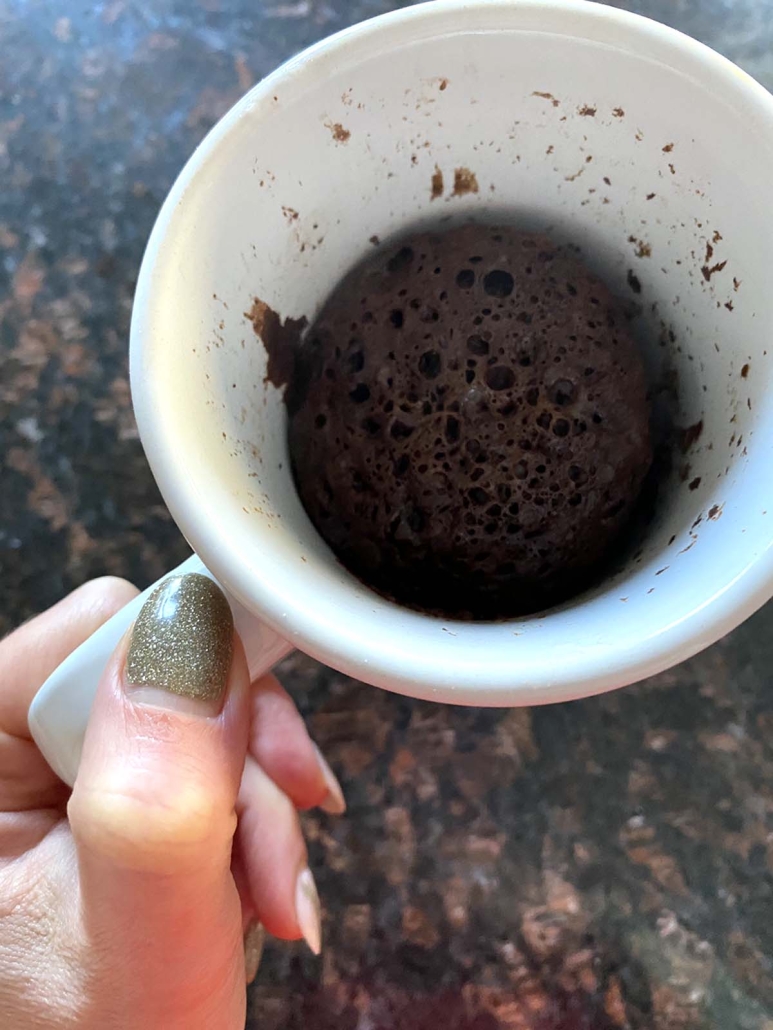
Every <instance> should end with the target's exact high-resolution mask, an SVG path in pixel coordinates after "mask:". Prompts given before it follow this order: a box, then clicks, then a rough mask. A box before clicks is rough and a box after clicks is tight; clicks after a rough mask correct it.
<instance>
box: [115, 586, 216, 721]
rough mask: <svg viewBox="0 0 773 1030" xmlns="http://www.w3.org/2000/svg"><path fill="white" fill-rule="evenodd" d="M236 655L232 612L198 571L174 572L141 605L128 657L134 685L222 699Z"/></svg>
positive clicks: (130, 681) (197, 697)
mask: <svg viewBox="0 0 773 1030" xmlns="http://www.w3.org/2000/svg"><path fill="white" fill-rule="evenodd" d="M232 656H233V616H232V615H231V609H230V607H229V604H228V602H227V601H226V599H225V596H224V594H223V592H222V591H221V590H220V588H219V587H218V586H217V585H216V584H215V583H213V582H212V580H211V579H208V578H207V577H206V576H201V575H199V574H198V573H195V572H194V573H188V574H187V575H185V576H171V577H170V578H169V579H167V580H164V582H163V583H162V584H161V585H160V586H159V587H158V589H156V590H155V591H154V592H153V593H152V594H151V595H150V597H149V598H148V599H147V601H146V602H145V604H144V605H143V606H142V608H141V609H140V614H139V615H138V616H137V621H136V622H135V624H134V629H133V631H132V638H131V643H130V644H129V651H128V654H127V656H126V680H127V684H128V685H129V686H130V687H151V688H153V687H155V688H158V689H160V690H163V691H168V692H170V693H172V694H176V695H179V696H181V697H186V698H192V699H195V700H200V701H209V702H217V701H220V700H222V697H223V694H224V693H225V689H226V686H227V684H228V674H229V672H230V669H231V658H232Z"/></svg>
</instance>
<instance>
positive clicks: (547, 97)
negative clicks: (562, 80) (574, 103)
mask: <svg viewBox="0 0 773 1030" xmlns="http://www.w3.org/2000/svg"><path fill="white" fill-rule="evenodd" d="M532 96H533V97H542V99H543V100H549V101H550V103H551V104H552V105H553V107H558V105H559V104H560V103H561V101H560V100H556V98H555V97H554V96H553V94H552V93H541V92H540V91H539V90H537V89H535V90H534V92H533V93H532Z"/></svg>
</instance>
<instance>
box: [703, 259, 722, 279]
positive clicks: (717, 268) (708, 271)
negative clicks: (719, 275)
mask: <svg viewBox="0 0 773 1030" xmlns="http://www.w3.org/2000/svg"><path fill="white" fill-rule="evenodd" d="M726 264H727V260H725V261H719V262H717V264H716V265H712V266H711V268H709V266H708V265H707V264H706V265H704V266H703V268H701V272H702V273H703V278H704V279H705V280H706V282H707V283H708V282H711V277H712V275H714V273H715V272H721V271H722V269H723V268H724V267H725V265H726Z"/></svg>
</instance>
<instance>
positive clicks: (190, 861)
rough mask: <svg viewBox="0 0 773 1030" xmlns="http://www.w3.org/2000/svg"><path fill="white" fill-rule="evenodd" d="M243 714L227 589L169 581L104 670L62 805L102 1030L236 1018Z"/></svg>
mask: <svg viewBox="0 0 773 1030" xmlns="http://www.w3.org/2000/svg"><path fill="white" fill-rule="evenodd" d="M248 706H249V675H248V672H247V666H246V661H245V658H244V652H243V650H242V647H241V643H240V641H239V640H238V638H236V637H235V636H234V629H233V619H232V616H231V610H230V608H229V606H228V602H227V601H226V599H225V597H224V595H223V594H222V592H221V591H220V589H219V588H218V587H217V586H216V585H215V584H214V583H213V582H212V581H211V580H209V579H207V578H206V577H204V576H200V575H196V574H189V575H186V576H179V577H172V578H170V579H168V580H166V581H165V582H164V583H163V584H161V586H159V588H158V589H157V590H156V591H155V592H154V593H153V594H152V595H151V596H150V598H148V600H147V601H146V603H145V605H144V606H143V608H142V609H141V611H140V614H139V616H138V618H137V621H136V623H135V625H134V627H133V630H132V632H131V637H130V639H126V638H125V639H124V641H123V643H122V645H121V646H119V648H118V649H117V651H116V653H115V655H114V656H113V659H112V661H111V663H110V665H109V667H108V668H107V670H106V671H105V674H104V676H103V678H102V682H101V684H100V687H99V690H98V693H97V698H96V701H95V705H94V710H93V713H92V718H91V721H90V724H89V728H88V732H87V735H86V740H85V744H84V750H83V758H82V762H81V767H80V771H79V773H78V778H77V781H76V783H75V788H74V790H73V793H72V796H71V799H70V804H69V808H68V815H69V818H70V825H71V829H72V834H73V837H74V840H75V844H76V849H77V857H78V866H79V874H80V892H81V918H82V926H83V932H84V934H85V937H86V944H87V946H89V947H91V948H92V949H93V951H92V953H93V955H94V957H95V961H96V962H97V964H98V965H99V966H101V967H102V968H103V970H104V972H105V973H106V974H107V976H106V977H105V979H106V980H109V981H110V982H111V991H110V993H111V997H110V999H109V1002H108V1004H109V1005H110V1006H111V1007H112V1008H111V1011H109V1012H105V1013H104V1023H105V1025H113V1023H112V1021H111V1019H110V1018H108V1017H109V1016H111V1015H114V1012H113V1010H115V1012H116V1013H118V1012H122V1013H123V1014H124V1015H125V1013H126V1012H129V1011H131V1012H132V1013H133V1015H134V1017H135V1018H136V1023H135V1024H133V1025H137V1026H163V1027H164V1028H165V1030H178V1028H179V1030H182V1028H183V1027H184V1028H185V1030H195V1028H198V1027H200V1026H201V1027H211V1026H218V1027H223V1028H224V1030H225V1028H227V1030H231V1028H236V1027H239V1028H241V1027H243V1025H244V1009H245V992H244V982H245V977H244V951H243V944H242V917H241V908H240V903H239V897H238V893H237V890H236V886H235V884H234V880H233V877H232V875H231V870H230V867H231V849H232V842H233V835H234V831H235V829H236V815H235V805H236V798H237V794H238V791H239V783H240V779H241V774H242V769H243V767H244V761H245V753H246V748H247V733H248V724H249V715H248ZM105 967H107V968H105ZM111 974H112V975H111ZM129 1006H130V1007H129ZM99 1014H100V1015H102V1013H101V1012H100V1013H99ZM95 1015H96V1013H95Z"/></svg>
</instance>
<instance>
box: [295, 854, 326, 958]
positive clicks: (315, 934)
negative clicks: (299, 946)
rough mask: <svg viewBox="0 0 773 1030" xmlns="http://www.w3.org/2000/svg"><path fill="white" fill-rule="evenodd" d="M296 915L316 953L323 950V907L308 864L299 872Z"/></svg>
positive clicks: (307, 941)
mask: <svg viewBox="0 0 773 1030" xmlns="http://www.w3.org/2000/svg"><path fill="white" fill-rule="evenodd" d="M295 915H296V918H297V919H298V926H299V927H300V930H301V933H302V934H303V939H304V940H305V941H306V943H307V944H308V946H309V947H310V948H311V950H312V952H313V953H314V954H315V955H319V953H320V951H321V950H322V909H321V906H320V903H319V894H318V893H317V885H316V884H315V883H314V877H313V876H312V875H311V870H310V869H309V868H308V866H306V867H304V868H303V869H302V870H301V871H300V873H299V874H298V879H297V881H296V885H295Z"/></svg>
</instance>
